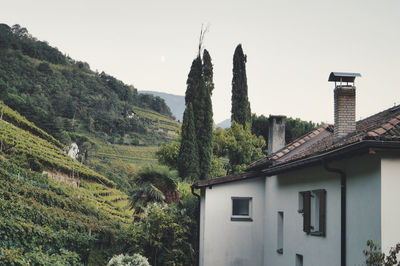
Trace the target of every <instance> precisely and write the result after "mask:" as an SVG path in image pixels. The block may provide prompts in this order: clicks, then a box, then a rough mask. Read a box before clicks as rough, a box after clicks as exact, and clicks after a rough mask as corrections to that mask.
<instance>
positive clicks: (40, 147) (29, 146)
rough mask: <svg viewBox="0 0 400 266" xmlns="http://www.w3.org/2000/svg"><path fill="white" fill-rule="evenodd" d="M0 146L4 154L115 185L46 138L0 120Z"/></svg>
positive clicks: (73, 175) (75, 175)
mask: <svg viewBox="0 0 400 266" xmlns="http://www.w3.org/2000/svg"><path fill="white" fill-rule="evenodd" d="M0 146H1V147H0V148H1V150H2V151H3V150H4V152H5V153H6V154H7V153H8V154H16V155H20V156H22V157H27V158H33V159H34V160H37V161H39V162H40V163H41V164H43V165H44V167H45V168H50V169H57V170H60V171H62V172H64V173H66V174H69V175H71V176H72V177H78V178H84V179H88V180H93V181H95V182H101V183H103V184H106V185H108V186H115V183H114V182H112V181H111V180H109V179H107V178H105V177H104V176H102V175H100V174H98V173H96V172H94V171H93V170H91V169H90V168H88V167H86V166H85V165H83V164H81V163H79V162H78V161H76V160H74V159H72V158H70V157H68V156H67V155H66V154H65V153H64V152H63V151H62V150H61V149H59V148H57V147H56V146H55V145H53V144H52V143H50V142H48V141H47V140H44V139H42V138H39V137H37V136H35V135H33V134H31V133H30V132H28V131H26V130H22V129H20V128H18V127H16V126H14V125H13V124H11V123H8V122H6V121H0Z"/></svg>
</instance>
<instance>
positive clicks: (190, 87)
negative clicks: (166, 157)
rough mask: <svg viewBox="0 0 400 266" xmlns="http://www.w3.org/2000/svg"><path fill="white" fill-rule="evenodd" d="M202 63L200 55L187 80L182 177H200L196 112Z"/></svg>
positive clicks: (180, 154)
mask: <svg viewBox="0 0 400 266" xmlns="http://www.w3.org/2000/svg"><path fill="white" fill-rule="evenodd" d="M202 82H203V81H202V63H201V58H200V56H198V57H197V58H195V59H194V60H193V62H192V66H191V67H190V71H189V75H188V79H187V81H186V86H187V88H186V95H185V102H186V108H185V112H184V115H183V121H182V138H181V148H180V150H179V156H178V171H179V175H180V176H181V177H182V178H187V177H189V176H190V177H191V178H192V179H198V178H199V172H200V161H199V150H198V143H197V131H196V124H197V122H196V118H195V117H196V114H195V110H196V109H198V105H199V104H198V98H199V87H200V86H201V83H202Z"/></svg>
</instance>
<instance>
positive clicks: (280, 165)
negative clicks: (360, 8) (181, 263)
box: [193, 73, 400, 266]
mask: <svg viewBox="0 0 400 266" xmlns="http://www.w3.org/2000/svg"><path fill="white" fill-rule="evenodd" d="M357 76H359V74H354V73H331V75H330V77H329V81H334V82H335V89H334V105H335V114H334V116H335V124H334V125H323V126H321V127H320V128H318V129H316V130H314V131H312V132H310V133H308V134H306V135H305V136H302V137H300V138H299V139H297V140H295V141H293V142H292V143H289V144H287V145H284V131H285V128H284V124H285V117H283V116H271V117H270V126H269V130H270V131H269V132H270V136H269V141H268V148H269V153H268V156H267V157H265V158H263V159H261V160H259V161H257V162H254V163H252V164H251V165H249V166H248V168H247V169H246V171H245V172H244V173H242V174H238V175H232V176H225V177H219V178H214V179H210V180H201V181H197V182H196V183H195V184H193V188H198V189H200V191H201V193H200V194H201V195H200V258H199V261H200V265H201V266H224V265H237V266H239V265H243V266H253V265H254V266H257V265H268V266H279V265H283V266H290V265H293V266H301V265H307V266H311V265H315V266H319V265H327V266H329V265H332V266H337V265H341V266H345V265H364V264H365V263H364V262H365V257H364V255H363V250H364V249H365V248H366V242H367V240H373V241H374V242H375V243H376V244H377V245H378V246H380V247H382V250H383V251H388V249H389V248H390V247H392V246H394V245H395V244H396V243H398V242H400V227H399V226H400V207H399V205H400V193H399V191H400V106H399V105H398V106H395V107H392V108H390V109H387V110H385V111H382V112H380V113H377V114H375V115H373V116H371V117H368V118H366V119H363V120H360V121H358V122H356V120H355V110H356V105H355V99H356V97H355V95H356V88H355V86H354V80H355V78H356V77H357ZM344 84H345V85H344Z"/></svg>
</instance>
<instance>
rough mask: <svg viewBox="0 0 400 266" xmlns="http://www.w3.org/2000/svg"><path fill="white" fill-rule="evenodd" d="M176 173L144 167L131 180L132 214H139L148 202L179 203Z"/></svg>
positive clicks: (160, 168) (163, 168)
mask: <svg viewBox="0 0 400 266" xmlns="http://www.w3.org/2000/svg"><path fill="white" fill-rule="evenodd" d="M176 180H177V176H176V172H174V171H170V170H169V169H168V168H167V167H161V166H158V167H144V168H142V169H141V170H140V171H139V173H138V176H137V177H136V178H135V179H134V180H133V182H134V184H133V189H132V192H131V195H130V205H131V208H132V209H134V210H135V211H134V214H135V215H137V214H139V213H141V212H142V211H143V210H144V209H145V208H146V206H147V204H148V203H150V202H160V203H176V202H178V201H179V193H178V191H177V187H178V185H177V182H176Z"/></svg>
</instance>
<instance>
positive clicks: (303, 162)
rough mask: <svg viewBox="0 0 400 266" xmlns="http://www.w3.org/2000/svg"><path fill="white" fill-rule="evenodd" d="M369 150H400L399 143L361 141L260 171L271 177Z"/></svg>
mask: <svg viewBox="0 0 400 266" xmlns="http://www.w3.org/2000/svg"><path fill="white" fill-rule="evenodd" d="M371 148H380V149H386V150H400V141H377V140H363V141H360V142H356V143H352V144H349V145H346V146H343V147H340V148H337V149H334V150H331V151H327V152H324V153H321V154H318V155H314V156H311V157H307V158H304V159H300V160H296V161H293V162H289V163H285V164H282V165H277V166H274V167H271V168H266V169H264V170H262V172H263V173H264V175H265V176H272V175H276V174H281V173H284V172H288V171H292V170H295V169H299V168H305V167H309V166H312V165H317V164H320V163H322V162H323V161H332V160H337V159H339V158H340V159H342V158H344V157H350V156H353V155H355V154H362V153H365V152H368V151H369V149H371Z"/></svg>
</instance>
